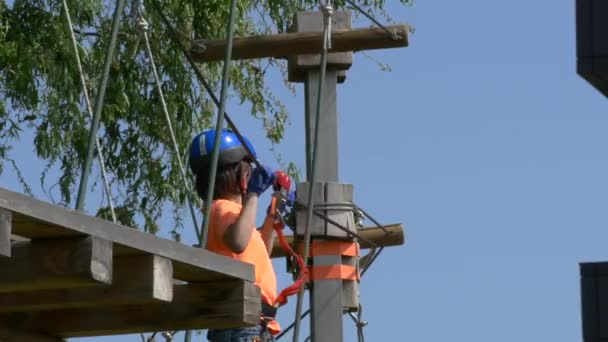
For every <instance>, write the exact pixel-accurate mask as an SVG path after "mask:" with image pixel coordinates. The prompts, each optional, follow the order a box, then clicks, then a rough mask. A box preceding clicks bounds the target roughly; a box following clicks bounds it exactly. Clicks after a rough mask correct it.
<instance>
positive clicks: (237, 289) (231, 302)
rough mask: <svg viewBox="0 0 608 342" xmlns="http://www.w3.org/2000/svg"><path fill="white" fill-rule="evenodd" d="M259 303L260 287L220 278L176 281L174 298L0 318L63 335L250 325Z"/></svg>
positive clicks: (8, 315)
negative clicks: (170, 300)
mask: <svg viewBox="0 0 608 342" xmlns="http://www.w3.org/2000/svg"><path fill="white" fill-rule="evenodd" d="M260 306H261V302H260V290H259V288H258V287H256V286H255V285H253V284H252V283H250V282H245V281H224V282H214V283H209V284H187V285H179V286H175V292H174V301H173V302H172V303H165V304H151V305H129V306H121V307H115V308H94V309H77V310H56V311H44V312H33V313H11V314H5V315H2V316H0V321H4V322H6V323H7V324H9V325H10V326H12V327H14V328H18V329H23V330H32V331H38V332H40V333H46V334H50V335H54V336H60V337H64V338H67V337H84V336H102V335H116V334H131V333H139V332H151V331H159V330H182V329H208V328H230V327H240V326H249V325H254V324H256V323H257V322H258V320H259V312H260V311H259V310H260Z"/></svg>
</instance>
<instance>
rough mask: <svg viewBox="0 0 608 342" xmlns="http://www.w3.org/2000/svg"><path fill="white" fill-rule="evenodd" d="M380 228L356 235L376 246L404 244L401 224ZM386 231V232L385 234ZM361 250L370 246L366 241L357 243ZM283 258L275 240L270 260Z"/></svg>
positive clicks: (289, 237) (291, 237)
mask: <svg viewBox="0 0 608 342" xmlns="http://www.w3.org/2000/svg"><path fill="white" fill-rule="evenodd" d="M383 228H384V230H383V229H382V228H378V227H372V228H363V229H359V230H358V231H357V233H358V234H359V235H361V236H362V237H364V238H365V239H367V240H369V241H371V242H374V243H375V244H376V245H378V246H384V247H389V246H399V245H403V244H404V243H405V233H404V231H403V225H402V224H389V225H386V226H383ZM385 231H386V232H385ZM287 240H288V241H289V243H292V242H293V236H287ZM359 246H360V247H361V249H369V248H371V247H372V245H371V244H370V243H368V242H366V241H363V240H361V241H359ZM284 256H285V252H283V250H282V249H281V246H280V245H279V242H278V240H277V239H275V240H274V247H273V248H272V254H271V257H272V258H281V257H284Z"/></svg>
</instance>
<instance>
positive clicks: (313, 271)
mask: <svg viewBox="0 0 608 342" xmlns="http://www.w3.org/2000/svg"><path fill="white" fill-rule="evenodd" d="M310 278H311V280H312V281H316V280H328V279H345V280H357V281H358V280H360V279H361V276H360V274H359V272H357V269H356V268H355V267H353V266H349V265H341V264H340V265H325V266H313V267H311V268H310Z"/></svg>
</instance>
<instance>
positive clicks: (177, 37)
mask: <svg viewBox="0 0 608 342" xmlns="http://www.w3.org/2000/svg"><path fill="white" fill-rule="evenodd" d="M152 5H153V6H154V8H155V9H156V12H157V13H158V15H159V17H160V19H161V21H162V22H163V24H165V26H167V29H168V30H169V32H170V33H171V35H172V36H173V41H174V42H175V43H176V44H177V46H178V47H179V49H180V50H181V51H182V53H183V55H184V57H185V58H186V60H187V61H188V64H189V65H190V68H191V69H192V71H193V72H194V75H195V76H196V78H197V79H198V81H199V82H200V83H201V85H202V86H203V88H205V91H207V93H208V94H209V96H210V97H211V100H212V101H213V102H214V103H215V105H216V106H217V107H218V108H219V107H220V104H221V103H220V99H219V98H218V97H217V96H216V95H215V93H214V92H213V89H212V88H211V86H210V85H209V82H207V80H206V79H205V76H203V73H202V72H201V71H200V69H199V68H198V67H197V66H196V62H194V60H193V59H192V56H191V55H190V53H189V52H188V49H187V48H186V46H184V44H183V43H182V42H181V40H180V37H181V36H183V34H180V33H179V32H178V31H177V30H176V29H175V28H174V27H173V25H171V23H170V22H169V19H167V16H166V15H165V14H164V13H163V11H162V9H161V8H160V5H159V4H158V1H152ZM224 119H225V120H226V123H228V126H230V129H232V131H233V132H234V134H236V136H237V138H239V141H240V142H241V144H242V145H243V147H245V149H246V150H247V153H248V154H249V156H250V157H251V158H252V159H253V162H254V163H255V164H256V166H257V167H262V165H261V164H260V162H259V161H258V160H257V159H256V158H255V156H254V155H253V152H252V151H251V150H250V149H249V146H248V145H247V144H246V143H245V140H244V139H243V135H242V134H241V132H240V131H239V129H238V128H237V127H236V125H235V124H234V121H232V119H231V118H230V116H229V115H228V113H226V111H225V110H224Z"/></svg>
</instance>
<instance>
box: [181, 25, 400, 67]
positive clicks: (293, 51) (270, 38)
mask: <svg viewBox="0 0 608 342" xmlns="http://www.w3.org/2000/svg"><path fill="white" fill-rule="evenodd" d="M388 29H389V30H391V31H392V32H394V33H395V34H396V35H397V36H398V37H399V38H398V39H395V40H393V39H391V38H390V37H388V35H387V34H386V32H384V31H383V30H382V29H380V28H375V27H374V28H359V29H350V30H332V32H331V49H329V52H330V53H333V52H345V51H362V50H374V49H388V48H399V47H406V46H407V45H408V32H409V27H408V26H406V25H397V26H388ZM200 42H201V43H202V44H204V45H205V47H206V50H204V51H200V50H192V51H191V52H190V53H191V55H192V58H193V59H194V60H195V61H197V62H212V61H219V60H223V59H224V53H225V51H226V41H225V40H224V39H217V40H201V41H200ZM322 43H323V32H322V28H320V31H319V32H294V33H281V34H273V35H260V36H251V37H242V38H235V39H234V41H233V43H232V59H235V60H237V59H249V58H265V57H275V58H286V57H287V56H292V55H303V54H318V53H321V47H322Z"/></svg>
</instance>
